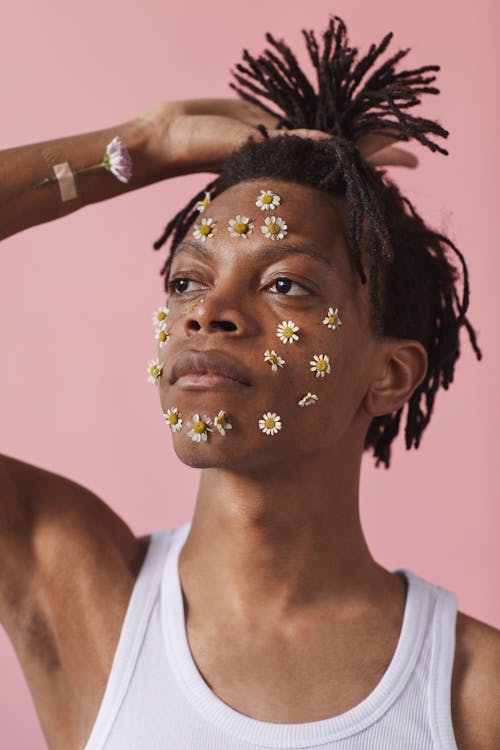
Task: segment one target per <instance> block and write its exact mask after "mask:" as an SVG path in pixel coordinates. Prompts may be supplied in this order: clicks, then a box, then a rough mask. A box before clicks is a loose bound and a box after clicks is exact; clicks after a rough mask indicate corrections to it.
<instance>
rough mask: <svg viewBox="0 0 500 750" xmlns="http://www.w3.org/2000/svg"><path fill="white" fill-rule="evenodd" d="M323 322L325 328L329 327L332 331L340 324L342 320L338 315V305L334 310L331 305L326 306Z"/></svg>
mask: <svg viewBox="0 0 500 750" xmlns="http://www.w3.org/2000/svg"><path fill="white" fill-rule="evenodd" d="M323 323H324V324H325V326H326V327H327V328H331V329H332V330H333V331H335V330H336V329H337V328H339V327H340V326H341V325H342V321H341V320H340V317H339V309H338V307H336V308H335V310H334V309H333V307H329V308H328V312H327V314H326V318H323Z"/></svg>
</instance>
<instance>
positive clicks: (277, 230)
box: [260, 216, 288, 240]
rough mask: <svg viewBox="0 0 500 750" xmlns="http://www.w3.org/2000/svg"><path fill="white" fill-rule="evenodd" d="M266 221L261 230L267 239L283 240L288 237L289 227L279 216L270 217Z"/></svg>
mask: <svg viewBox="0 0 500 750" xmlns="http://www.w3.org/2000/svg"><path fill="white" fill-rule="evenodd" d="M264 221H265V224H264V226H261V228H260V229H261V231H262V232H263V234H264V236H265V237H267V239H270V240H282V239H283V237H286V235H287V229H288V226H287V225H286V223H285V221H284V220H283V219H280V218H279V216H268V217H267V219H265V220H264Z"/></svg>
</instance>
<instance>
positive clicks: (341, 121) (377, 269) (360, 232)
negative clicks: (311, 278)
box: [153, 16, 481, 467]
mask: <svg viewBox="0 0 500 750" xmlns="http://www.w3.org/2000/svg"><path fill="white" fill-rule="evenodd" d="M302 34H303V35H304V37H305V41H306V47H307V51H308V53H309V57H310V59H311V61H312V64H313V66H314V69H315V72H316V77H317V91H316V90H315V89H314V88H313V86H312V84H311V82H310V81H309V80H308V79H307V77H306V76H305V75H304V73H303V72H302V71H301V69H300V67H299V65H298V62H297V60H296V58H295V56H294V54H293V53H292V51H291V50H290V48H289V47H288V46H287V45H286V44H285V43H284V42H283V41H277V40H276V39H275V38H274V37H273V36H272V35H271V34H269V33H268V34H266V40H267V41H268V43H269V44H270V45H271V46H272V48H273V49H265V50H264V52H263V53H262V54H261V55H259V57H257V58H255V57H253V56H252V55H251V54H250V53H249V52H248V51H247V50H244V51H243V61H244V63H245V64H242V63H238V64H237V65H236V71H232V74H233V76H234V78H235V80H236V82H237V83H232V82H231V83H230V87H231V88H232V89H234V90H235V91H236V92H237V94H238V95H239V96H240V97H242V98H243V99H246V100H247V101H249V102H252V103H254V104H256V105H258V106H259V107H260V108H261V109H263V110H264V111H266V112H268V113H269V114H271V115H273V116H274V117H276V118H277V120H278V122H277V125H276V128H277V129H280V128H283V129H284V130H290V129H295V128H309V129H315V130H322V131H324V132H326V133H329V134H330V135H331V136H332V137H331V138H324V139H321V140H313V139H310V138H301V137H298V136H295V135H283V136H275V137H273V138H269V137H268V133H267V131H266V128H265V127H264V126H262V125H261V126H259V127H258V130H260V132H261V133H262V134H263V135H264V139H263V140H261V141H259V142H256V141H255V140H254V139H253V138H252V137H250V138H249V139H248V140H247V142H246V143H245V144H243V146H242V147H241V148H240V149H238V150H237V151H236V152H234V153H233V154H231V156H230V157H228V158H227V159H226V160H225V162H224V165H223V167H222V170H221V173H220V175H219V176H218V177H217V178H216V179H214V180H213V181H211V182H210V183H209V184H208V185H207V186H206V187H204V188H203V190H202V191H200V192H199V193H198V194H197V195H195V196H194V197H193V198H192V200H191V201H190V202H189V203H188V205H187V206H186V207H185V208H184V209H182V210H181V211H179V212H178V213H177V214H176V216H174V218H173V219H172V220H171V221H170V222H169V224H168V225H167V226H166V228H165V231H164V232H163V234H162V236H161V237H160V238H159V239H158V240H157V241H156V242H155V243H154V245H153V247H154V248H155V249H156V250H158V249H159V248H160V247H162V245H163V244H164V243H165V242H166V240H167V239H168V238H169V237H170V236H171V235H173V238H172V243H171V248H170V255H169V256H168V258H167V260H166V262H165V264H164V266H163V268H162V270H161V272H160V274H161V275H165V289H167V288H168V276H169V272H170V266H171V262H172V257H173V254H174V252H175V249H176V247H177V246H178V245H179V243H180V242H181V240H182V239H183V238H184V236H185V235H186V233H187V231H188V230H189V228H190V227H191V225H192V224H193V222H194V220H195V218H196V217H197V216H198V210H197V208H196V204H197V203H198V201H200V200H202V198H203V197H204V194H205V192H206V191H209V192H210V196H211V198H212V199H213V198H214V197H216V196H217V195H220V194H221V193H222V192H224V191H225V190H227V189H228V188H230V187H231V186H233V185H235V184H237V183H239V182H242V181H244V180H252V179H256V178H259V177H266V178H273V177H274V178H278V179H283V180H288V181H290V182H295V183H299V184H303V185H304V184H305V185H311V186H313V187H315V188H317V189H320V190H324V191H326V192H330V193H334V194H336V195H339V196H343V197H344V198H345V199H346V203H347V217H348V218H347V224H348V226H347V240H348V246H349V250H350V253H351V255H352V262H353V265H354V268H355V270H356V272H357V274H358V275H359V278H360V279H361V282H362V283H367V282H368V283H369V287H370V300H371V304H372V308H373V313H374V314H373V321H374V322H373V330H374V333H375V334H376V335H378V336H390V337H397V338H413V339H416V340H418V341H420V342H421V343H422V344H423V345H424V346H425V348H426V350H427V354H428V369H427V373H426V376H425V379H424V380H423V381H422V383H421V384H420V386H418V388H417V389H416V390H415V391H414V393H413V394H412V396H411V398H410V399H409V401H408V403H407V404H406V405H405V407H401V408H400V409H398V410H397V411H395V412H393V413H391V414H386V415H383V416H380V417H375V418H374V419H373V420H372V422H371V424H370V427H369V429H368V432H367V435H366V440H365V449H368V448H371V449H373V454H374V456H375V460H376V465H377V466H378V465H379V464H380V463H382V464H383V465H385V466H386V467H388V466H389V463H390V455H391V443H392V441H393V440H394V438H395V437H396V436H397V434H398V432H399V429H400V423H401V416H402V412H403V409H405V408H406V426H405V443H406V447H407V448H408V449H409V448H411V447H413V446H414V447H415V448H418V446H419V444H420V440H421V437H422V433H423V431H424V429H425V427H426V426H427V424H428V423H429V420H430V418H431V415H432V411H433V407H434V400H435V395H436V392H437V390H438V389H439V388H440V387H443V388H444V389H448V387H449V384H450V383H451V382H452V381H453V376H454V367H455V362H456V360H457V359H458V357H459V355H460V343H459V331H460V328H461V327H462V326H465V328H466V330H467V333H468V335H469V339H470V342H471V345H472V348H473V350H474V352H475V354H476V356H477V358H478V359H481V351H480V349H479V347H478V345H477V342H476V336H475V332H474V329H473V328H472V326H471V324H470V322H469V321H468V319H467V317H466V312H467V309H468V305H469V279H468V272H467V266H466V263H465V260H464V257H463V255H462V254H461V252H460V251H459V249H458V248H457V247H456V246H455V245H454V244H453V243H452V242H451V240H450V239H449V238H447V237H445V236H444V235H443V234H441V233H438V232H436V231H433V230H432V229H430V228H429V227H428V226H427V225H426V224H425V222H424V221H423V219H422V218H421V217H420V216H419V214H418V213H417V211H416V210H415V208H414V207H413V205H412V204H411V202H410V201H409V200H408V198H406V197H405V196H403V195H402V194H401V193H400V191H399V189H398V187H397V186H396V185H395V184H394V183H393V182H392V181H391V180H389V178H388V177H387V174H386V172H385V170H383V169H380V168H375V167H373V166H370V165H369V164H368V163H367V162H366V160H365V159H364V158H363V157H362V156H361V153H360V151H359V150H358V148H357V146H356V142H357V141H359V139H360V138H362V137H363V136H367V135H376V134H378V135H380V134H382V135H385V136H386V137H389V138H391V139H393V140H395V141H408V140H410V139H415V140H417V141H419V142H420V143H421V144H422V145H423V146H425V147H427V148H429V149H430V150H431V151H433V152H434V151H438V152H440V153H442V154H444V155H447V154H448V152H447V151H446V150H445V149H444V148H442V146H440V145H439V144H438V143H436V142H435V141H434V140H433V139H432V137H433V136H439V137H443V138H446V137H447V136H448V132H447V131H446V130H444V128H442V127H441V126H440V125H439V124H438V123H436V122H434V121H431V120H428V119H425V118H422V117H415V116H413V115H412V114H410V113H408V111H407V110H408V109H410V108H411V107H413V106H415V105H417V104H419V103H420V99H419V98H418V97H419V95H420V94H424V93H427V94H438V93H439V90H438V89H436V88H435V87H433V86H431V85H429V84H431V83H433V82H434V81H435V78H436V77H435V75H428V74H430V73H432V72H433V71H438V70H439V69H440V68H439V66H437V65H426V66H423V67H420V68H417V69H415V70H403V71H398V72H396V70H395V68H396V66H397V64H398V63H399V62H400V61H401V60H402V59H403V58H404V57H405V56H406V55H407V53H408V52H409V49H406V50H400V51H399V52H397V53H396V54H394V55H392V57H389V59H387V60H386V61H385V62H383V63H382V64H381V65H380V66H379V67H378V68H376V69H375V70H373V68H374V66H375V63H376V61H377V60H378V58H379V57H380V56H381V55H382V54H383V53H384V52H385V50H386V49H387V47H388V45H389V42H390V41H391V39H392V36H393V34H392V33H391V32H390V33H388V34H386V36H385V37H384V38H383V39H382V41H381V42H380V44H378V45H376V44H372V45H371V46H370V49H369V51H368V53H367V54H366V55H365V56H364V57H361V58H360V59H359V60H358V49H357V48H356V47H350V46H349V45H348V38H347V29H346V26H345V24H344V22H343V21H342V19H340V18H339V17H338V16H332V17H331V18H330V21H329V24H328V28H327V29H326V31H325V32H323V35H322V39H323V49H322V50H320V47H319V45H318V42H317V40H316V37H315V34H314V32H313V31H306V30H303V31H302ZM368 73H370V75H369V76H368V77H367V78H365V77H366V76H367V74H368ZM363 79H365V80H364V83H363V85H361V82H362V80H363ZM237 84H238V85H237ZM266 100H267V101H269V102H271V103H272V105H274V107H277V108H279V111H276V110H275V109H274V108H272V107H271V106H269V105H268V104H267V103H265V102H266ZM365 219H368V227H369V232H368V234H369V239H368V241H366V239H367V238H366V226H365V227H364V225H363V222H364V220H365ZM363 240H365V241H364V243H363ZM451 254H454V255H453V257H454V259H455V263H452V261H451V260H450V258H449V256H450V255H451ZM457 262H458V264H459V268H458V269H457V265H456V264H457ZM365 265H366V266H367V268H366V269H365ZM460 283H461V287H462V294H461V296H460V295H459V292H458V290H457V287H458V286H459V284H460Z"/></svg>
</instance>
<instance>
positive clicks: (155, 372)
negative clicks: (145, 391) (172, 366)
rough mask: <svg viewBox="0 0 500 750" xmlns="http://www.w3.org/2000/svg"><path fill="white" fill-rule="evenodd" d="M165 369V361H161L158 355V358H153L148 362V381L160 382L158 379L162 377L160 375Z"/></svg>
mask: <svg viewBox="0 0 500 750" xmlns="http://www.w3.org/2000/svg"><path fill="white" fill-rule="evenodd" d="M162 371H163V362H160V360H159V359H158V357H157V358H156V359H152V360H151V361H150V362H148V369H147V372H148V375H149V377H148V383H156V384H158V380H159V379H160V375H161V373H162Z"/></svg>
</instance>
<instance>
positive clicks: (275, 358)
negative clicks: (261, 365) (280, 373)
mask: <svg viewBox="0 0 500 750" xmlns="http://www.w3.org/2000/svg"><path fill="white" fill-rule="evenodd" d="M264 362H269V364H270V365H271V370H272V371H273V372H277V370H278V367H283V365H284V364H285V360H284V359H283V358H282V357H280V356H279V354H276V352H275V351H274V349H271V351H269V349H266V351H265V352H264Z"/></svg>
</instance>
